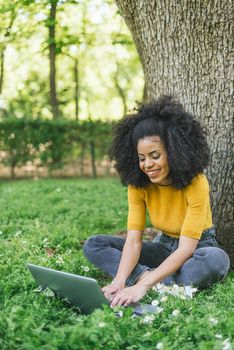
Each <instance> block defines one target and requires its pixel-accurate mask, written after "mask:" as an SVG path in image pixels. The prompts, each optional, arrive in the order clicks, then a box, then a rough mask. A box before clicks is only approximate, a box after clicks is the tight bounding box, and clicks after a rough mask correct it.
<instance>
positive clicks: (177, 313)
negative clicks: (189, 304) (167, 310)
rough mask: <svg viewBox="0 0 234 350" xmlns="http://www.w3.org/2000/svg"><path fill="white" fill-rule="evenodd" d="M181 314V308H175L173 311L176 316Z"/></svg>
mask: <svg viewBox="0 0 234 350" xmlns="http://www.w3.org/2000/svg"><path fill="white" fill-rule="evenodd" d="M179 314H180V310H177V309H175V310H173V311H172V316H174V317H177V316H178V315H179Z"/></svg>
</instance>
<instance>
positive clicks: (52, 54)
mask: <svg viewBox="0 0 234 350" xmlns="http://www.w3.org/2000/svg"><path fill="white" fill-rule="evenodd" d="M56 10H57V0H50V16H49V22H48V27H49V60H50V100H51V108H52V114H53V118H54V119H56V118H58V117H59V108H58V99H57V91H56V39H55V27H56Z"/></svg>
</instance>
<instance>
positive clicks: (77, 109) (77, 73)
mask: <svg viewBox="0 0 234 350" xmlns="http://www.w3.org/2000/svg"><path fill="white" fill-rule="evenodd" d="M74 81H75V93H74V97H75V116H76V120H79V68H78V59H77V58H75V59H74Z"/></svg>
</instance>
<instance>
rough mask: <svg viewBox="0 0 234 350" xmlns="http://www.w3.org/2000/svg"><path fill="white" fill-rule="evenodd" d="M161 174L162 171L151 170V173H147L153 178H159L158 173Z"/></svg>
mask: <svg viewBox="0 0 234 350" xmlns="http://www.w3.org/2000/svg"><path fill="white" fill-rule="evenodd" d="M159 172H160V170H159V169H158V170H151V171H146V174H147V175H148V176H149V177H151V178H153V177H157V176H158V173H159Z"/></svg>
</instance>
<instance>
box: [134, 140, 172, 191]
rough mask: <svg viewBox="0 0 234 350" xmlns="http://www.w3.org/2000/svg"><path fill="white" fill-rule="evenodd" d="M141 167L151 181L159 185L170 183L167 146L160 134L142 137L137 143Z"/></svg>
mask: <svg viewBox="0 0 234 350" xmlns="http://www.w3.org/2000/svg"><path fill="white" fill-rule="evenodd" d="M137 153H138V158H139V166H140V169H141V170H142V171H143V172H144V173H145V174H146V175H147V176H148V177H149V179H150V181H151V182H152V183H155V184H159V185H164V186H165V185H170V183H171V181H170V178H169V172H170V169H169V164H168V161H167V152H166V150H165V146H164V144H163V143H162V141H161V139H160V137H158V136H148V137H145V138H144V139H140V140H139V141H138V145H137Z"/></svg>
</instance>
